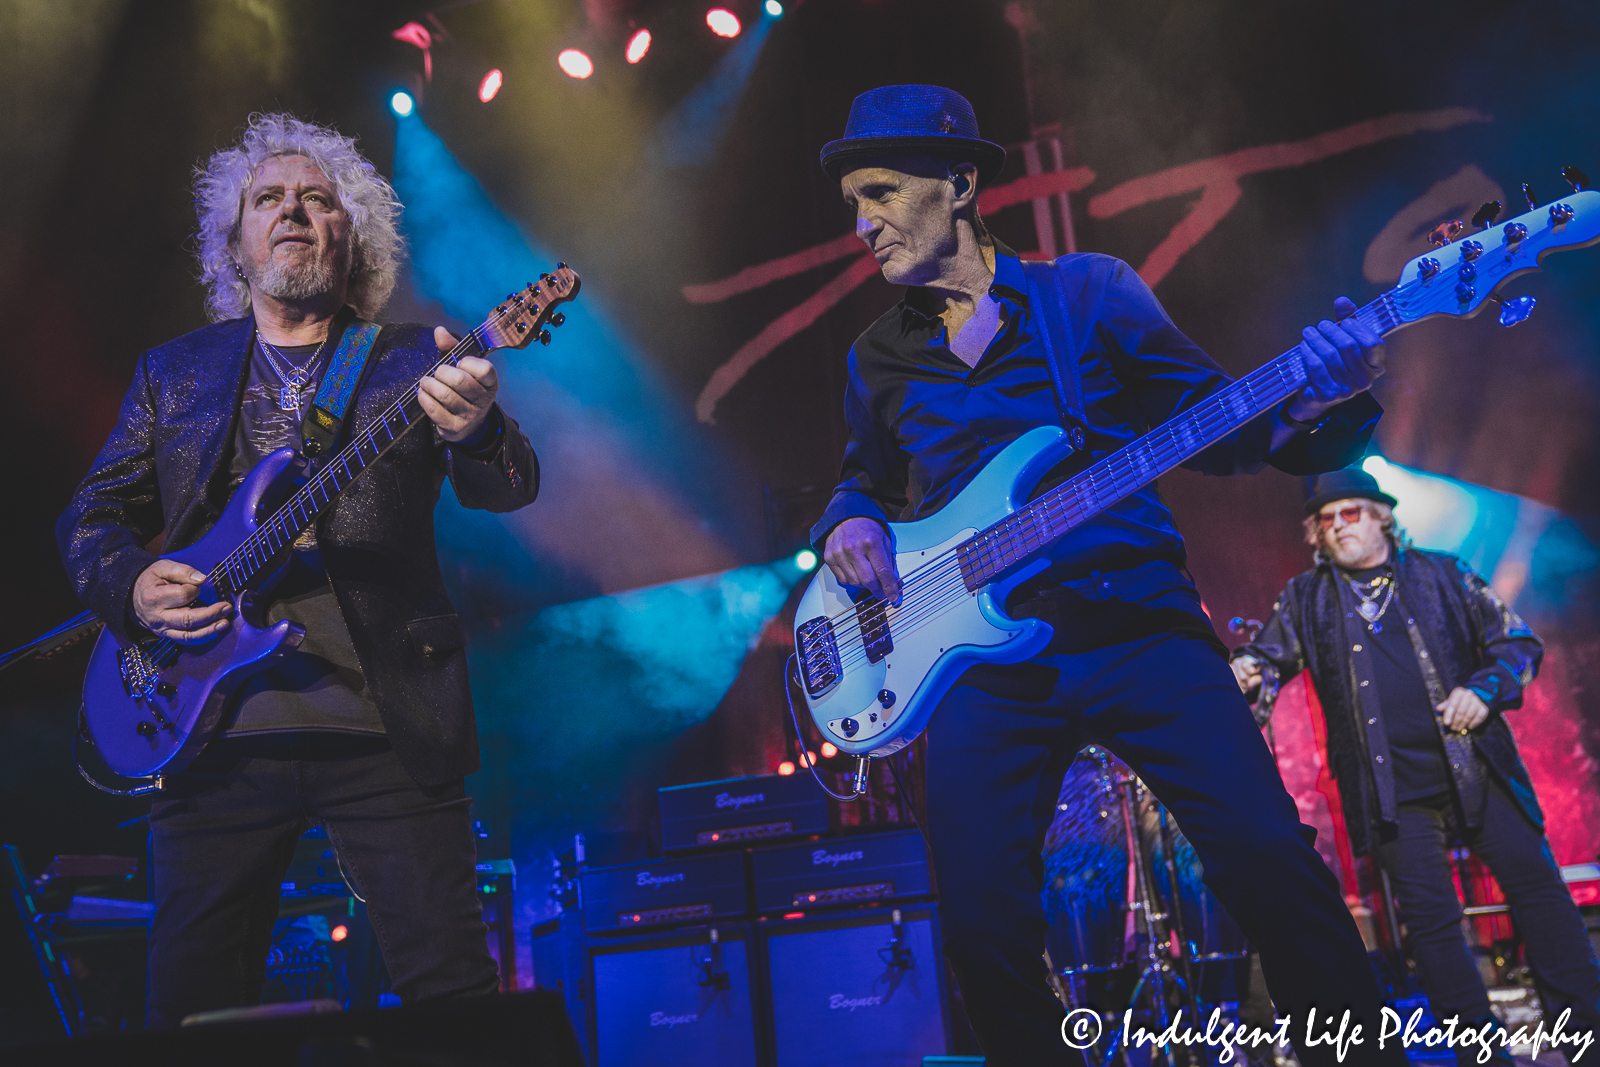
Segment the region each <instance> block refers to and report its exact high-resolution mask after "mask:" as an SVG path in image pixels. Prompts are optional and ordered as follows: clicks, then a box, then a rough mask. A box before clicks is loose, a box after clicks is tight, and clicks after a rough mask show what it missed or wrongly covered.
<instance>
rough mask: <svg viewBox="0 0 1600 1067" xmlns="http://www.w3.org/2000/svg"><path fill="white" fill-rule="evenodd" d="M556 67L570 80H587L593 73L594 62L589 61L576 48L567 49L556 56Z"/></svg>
mask: <svg viewBox="0 0 1600 1067" xmlns="http://www.w3.org/2000/svg"><path fill="white" fill-rule="evenodd" d="M556 65H557V66H559V67H560V68H561V69H562V71H563V72H565V73H566V74H567V76H568V77H572V78H579V79H582V78H587V77H588V76H589V75H591V74H593V73H594V60H592V59H590V58H589V57H588V56H586V55H584V54H583V53H582V52H580V51H578V50H577V49H576V48H568V49H567V50H566V51H564V52H562V53H561V54H560V55H559V56H556Z"/></svg>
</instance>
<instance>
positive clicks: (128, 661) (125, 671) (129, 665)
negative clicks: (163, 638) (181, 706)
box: [117, 643, 178, 737]
mask: <svg viewBox="0 0 1600 1067" xmlns="http://www.w3.org/2000/svg"><path fill="white" fill-rule="evenodd" d="M152 644H155V643H152ZM163 666H165V664H163V663H160V662H158V661H157V659H156V658H154V657H152V656H151V655H150V651H149V649H147V648H146V646H144V645H129V646H128V647H127V648H123V649H120V650H118V652H117V670H118V671H119V672H120V673H121V675H122V688H123V689H124V690H126V691H127V694H128V696H129V697H131V698H132V699H133V700H135V701H137V702H139V703H141V704H143V705H144V706H145V710H146V711H147V712H149V714H151V715H152V716H154V718H155V720H156V721H155V722H154V723H150V722H140V723H139V724H138V726H137V728H136V729H137V732H138V733H139V734H140V735H141V736H144V737H152V736H154V735H155V733H156V731H157V729H158V724H159V726H160V727H165V728H166V729H168V730H171V729H172V728H173V724H172V722H170V721H169V720H168V719H167V716H166V715H165V714H164V713H163V711H162V707H161V704H162V702H160V701H157V700H156V697H158V696H160V697H167V698H171V697H174V696H177V695H178V687H177V686H175V685H173V684H172V683H171V682H168V681H165V680H164V679H163V678H162V677H161V675H160V673H159V671H160V669H161V668H162V667H163Z"/></svg>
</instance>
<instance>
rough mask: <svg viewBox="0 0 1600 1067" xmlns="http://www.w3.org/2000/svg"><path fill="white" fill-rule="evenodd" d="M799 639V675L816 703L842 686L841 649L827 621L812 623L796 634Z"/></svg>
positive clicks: (819, 620)
mask: <svg viewBox="0 0 1600 1067" xmlns="http://www.w3.org/2000/svg"><path fill="white" fill-rule="evenodd" d="M796 634H797V636H798V637H799V638H800V648H799V653H800V674H801V678H802V680H803V681H804V682H805V685H806V692H807V693H809V694H810V695H811V697H812V699H816V698H817V697H819V696H821V695H822V694H824V693H826V692H827V691H828V690H830V689H832V688H833V687H834V686H836V685H838V684H839V676H840V674H841V673H843V672H842V671H841V669H840V667H839V645H838V643H837V642H836V641H835V640H834V638H833V623H832V622H830V621H829V620H828V619H827V618H826V617H818V618H815V619H812V620H811V621H810V622H808V623H804V624H802V625H801V627H800V628H799V630H797V631H796Z"/></svg>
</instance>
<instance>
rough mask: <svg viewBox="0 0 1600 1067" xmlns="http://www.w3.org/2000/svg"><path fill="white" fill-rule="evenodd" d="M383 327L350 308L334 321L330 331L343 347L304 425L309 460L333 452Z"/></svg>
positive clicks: (302, 435) (302, 442)
mask: <svg viewBox="0 0 1600 1067" xmlns="http://www.w3.org/2000/svg"><path fill="white" fill-rule="evenodd" d="M382 329H383V327H381V326H379V325H377V324H376V323H372V322H365V321H363V320H361V319H358V318H356V313H355V311H353V310H352V309H351V308H349V307H348V306H347V307H345V309H344V310H343V311H341V312H339V314H338V316H337V317H335V318H334V320H333V325H332V326H331V327H330V330H331V332H332V334H335V335H338V337H339V344H338V346H337V347H336V348H335V349H334V350H333V359H332V360H331V361H330V362H329V363H328V369H327V371H325V372H324V373H323V375H322V385H321V387H320V388H318V389H317V396H316V399H315V400H313V401H312V402H311V406H310V407H308V408H307V409H306V417H305V419H304V420H302V421H301V423H300V448H301V451H302V452H304V453H305V454H306V455H307V456H320V455H322V454H323V453H324V452H329V451H332V450H333V447H334V445H335V444H337V442H338V440H339V432H340V430H341V429H342V428H343V426H344V417H345V411H346V409H348V408H349V406H350V399H351V397H353V396H355V395H356V387H357V386H359V385H360V384H361V378H362V372H363V371H364V370H365V369H366V366H367V357H368V356H369V355H371V354H372V349H373V345H375V344H376V343H377V340H378V334H379V332H380V331H381V330H382Z"/></svg>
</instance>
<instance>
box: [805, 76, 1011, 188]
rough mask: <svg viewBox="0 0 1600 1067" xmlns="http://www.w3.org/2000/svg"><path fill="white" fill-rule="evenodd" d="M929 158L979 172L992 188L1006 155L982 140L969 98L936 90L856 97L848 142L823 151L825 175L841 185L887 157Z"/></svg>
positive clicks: (900, 88)
mask: <svg viewBox="0 0 1600 1067" xmlns="http://www.w3.org/2000/svg"><path fill="white" fill-rule="evenodd" d="M896 154H911V155H928V156H933V157H935V158H939V159H948V160H950V161H951V162H956V163H972V164H975V165H976V166H977V168H978V184H979V185H988V184H989V183H990V182H992V181H993V180H994V179H995V177H996V176H998V175H999V173H1000V168H1001V167H1002V166H1004V165H1005V161H1006V150H1005V149H1004V148H1002V147H1000V146H999V145H997V144H995V143H994V142H993V141H985V140H984V139H983V138H981V137H979V136H978V118H977V116H976V115H975V114H974V113H973V110H972V105H971V104H969V103H968V102H967V99H966V97H964V96H962V95H961V94H960V93H957V92H955V91H953V90H951V89H944V88H941V87H940V86H937V85H885V86H882V87H881V88H878V89H873V90H870V91H869V92H865V93H862V94H861V95H860V96H858V97H856V99H855V102H854V103H852V104H851V105H850V118H849V120H848V121H847V122H846V123H845V130H844V136H843V137H841V138H840V139H839V140H837V141H830V142H828V143H827V144H826V145H824V146H823V148H822V169H823V170H824V171H826V172H827V175H828V177H830V178H832V179H833V180H834V181H838V180H839V177H840V176H841V175H843V174H845V173H847V172H848V170H847V169H848V168H849V167H850V165H851V164H852V163H854V164H861V163H866V162H869V161H870V160H872V159H873V158H879V159H881V158H883V157H884V156H886V155H896Z"/></svg>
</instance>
